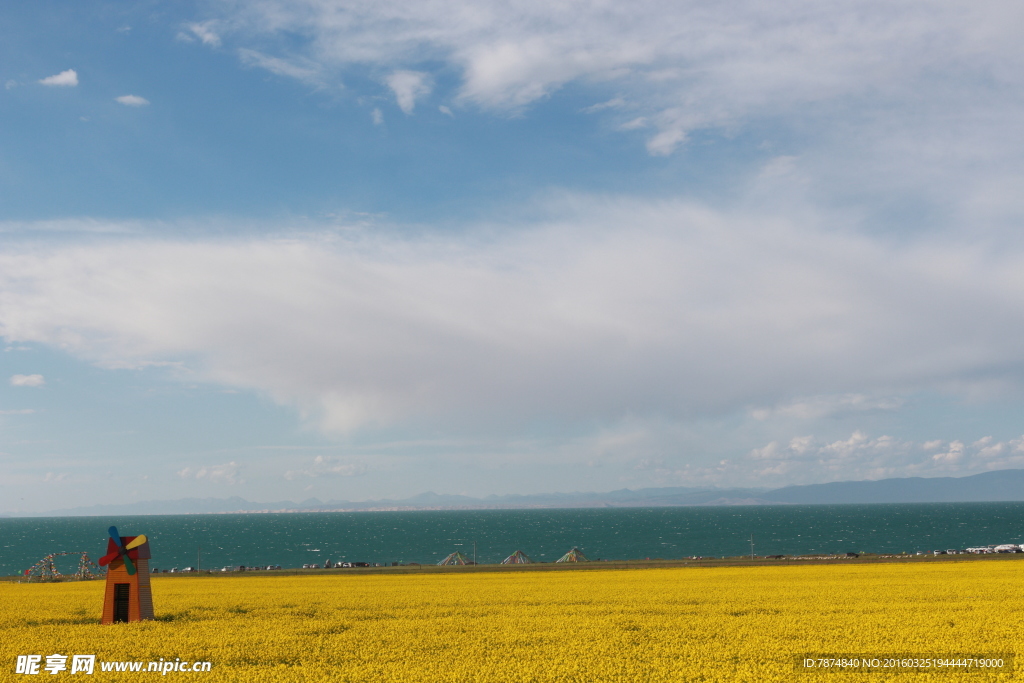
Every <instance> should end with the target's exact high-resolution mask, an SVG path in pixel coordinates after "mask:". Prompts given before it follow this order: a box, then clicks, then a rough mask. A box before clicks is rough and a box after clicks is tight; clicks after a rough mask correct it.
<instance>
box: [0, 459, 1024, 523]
mask: <svg viewBox="0 0 1024 683" xmlns="http://www.w3.org/2000/svg"><path fill="white" fill-rule="evenodd" d="M993 501H1024V470H997V471H994V472H985V473H983V474H975V475H973V476H969V477H930V478H923V477H910V478H905V479H880V480H878V481H837V482H832V483H829V484H809V485H806V486H786V487H784V488H780V489H755V488H750V489H713V488H687V487H668V488H647V489H637V490H630V489H619V490H618V491H609V492H607V493H542V494H533V495H506V496H487V497H485V498H473V497H471V496H458V495H443V494H437V493H433V492H427V493H421V494H419V495H418V496H413V497H412V498H404V499H401V500H387V499H385V500H368V501H362V502H352V501H345V500H331V501H327V502H322V501H320V500H317V499H316V498H310V499H308V500H304V501H302V502H299V503H295V502H292V501H290V500H284V501H277V502H273V503H254V502H251V501H248V500H245V499H244V498H238V497H237V496H236V497H232V498H182V499H180V500H157V501H149V502H140V503H124V504H118V505H93V506H89V507H77V508H66V509H62V510H51V511H48V512H43V513H33V514H16V515H10V514H8V515H7V516H19V517H29V516H31V517H72V516H89V515H175V514H215V513H230V512H316V511H346V510H350V511H357V510H486V509H506V510H508V509H529V508H594V507H671V506H684V505H797V504H800V505H809V504H836V503H968V502H993Z"/></svg>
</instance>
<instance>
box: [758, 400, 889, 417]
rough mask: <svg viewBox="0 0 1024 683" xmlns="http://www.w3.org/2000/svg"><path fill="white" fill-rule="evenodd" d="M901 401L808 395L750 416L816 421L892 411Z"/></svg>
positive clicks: (760, 410) (759, 409) (763, 409)
mask: <svg viewBox="0 0 1024 683" xmlns="http://www.w3.org/2000/svg"><path fill="white" fill-rule="evenodd" d="M904 403H905V400H904V399H903V398H901V397H898V396H884V397H878V396H875V397H872V396H867V395H865V394H843V395H832V396H810V397H805V398H799V399H796V400H791V401H787V402H786V403H784V404H781V405H777V406H774V407H771V408H755V409H754V410H752V411H751V416H752V417H753V418H754V419H756V420H767V419H769V418H773V417H784V418H795V419H798V420H818V419H821V418H823V417H841V416H847V415H854V414H857V413H873V412H892V411H896V410H899V409H900V408H901V407H903V404H904Z"/></svg>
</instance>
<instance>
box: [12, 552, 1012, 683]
mask: <svg viewBox="0 0 1024 683" xmlns="http://www.w3.org/2000/svg"><path fill="white" fill-rule="evenodd" d="M1022 570H1024V563H1022V562H1014V561H998V562H935V563H912V564H911V563H908V564H905V565H904V564H875V565H870V564H865V565H845V566H768V567H722V568H676V569H643V570H607V571H557V572H553V571H547V572H531V571H524V572H513V573H450V574H424V575H415V574H396V575H387V574H377V575H354V574H339V575H337V576H333V575H332V576H300V577H295V576H267V575H262V576H261V575H255V576H244V575H243V576H233V577H202V576H199V577H181V578H169V577H155V578H154V579H153V600H154V604H155V605H156V613H157V617H158V620H157V621H152V622H145V623H138V624H118V625H113V626H101V625H99V623H98V621H99V610H100V606H101V602H102V588H103V584H102V582H101V581H92V582H83V583H64V584H42V585H40V584H13V583H9V584H0V653H2V655H3V658H4V660H3V661H4V663H3V671H4V673H0V680H21V681H24V680H34V679H35V677H32V676H26V675H16V674H15V673H14V671H15V660H16V656H17V655H23V654H40V655H43V656H44V658H45V655H49V654H54V653H60V654H64V655H73V654H96V655H97V659H98V661H110V660H139V661H144V662H148V661H156V660H159V659H161V658H162V659H164V660H174V659H175V658H181V659H182V660H188V661H209V662H212V669H211V671H210V672H209V673H195V672H190V673H183V672H174V671H172V672H170V673H168V674H166V677H169V678H171V679H176V680H182V679H188V680H201V681H206V682H208V683H214V682H220V681H240V682H241V681H244V682H246V683H250V682H251V683H257V682H260V681H286V682H306V681H323V682H325V683H326V682H327V681H331V682H344V681H353V682H354V681H430V682H435V681H437V682H441V681H460V682H461V681H495V682H498V681H501V682H506V681H642V682H645V683H646V682H648V681H651V682H658V681H672V682H673V683H675V682H678V681H752V682H753V681H758V682H761V681H792V680H796V681H807V682H808V683H810V682H811V681H816V680H825V681H830V682H832V683H838V682H839V681H841V680H850V677H853V680H860V679H862V678H863V676H864V674H855V673H832V674H824V673H796V672H795V671H794V659H793V658H794V656H795V655H799V654H802V653H835V654H850V653H861V654H876V655H882V654H886V653H914V654H933V655H943V654H952V653H959V652H1005V653H1011V654H1013V653H1016V652H1017V651H1018V650H1021V644H1022V639H1024V590H1022V587H1024V581H1022V576H1021V571H1022ZM1022 663H1024V662H1022ZM39 676H40V677H45V679H46V680H57V679H59V678H62V677H71V676H72V674H70V672H69V671H62V672H60V673H59V674H56V675H51V674H49V673H47V672H45V671H44V672H42V673H41V674H39ZM140 676H141V677H142V678H143V679H147V678H153V677H155V676H157V674H155V673H134V674H133V673H120V674H118V673H101V672H100V670H99V665H97V668H96V673H95V674H94V675H93V676H91V677H86V676H82V675H80V674H74V679H77V678H82V679H83V680H138V679H139V677H140ZM965 676H969V678H968V680H972V681H982V680H1010V679H1011V676H1010V675H1006V674H1003V675H997V676H992V675H989V674H983V675H978V674H964V675H961V674H957V673H942V674H934V675H922V674H914V673H905V674H900V675H897V676H890V675H887V674H873V675H870V676H868V679H869V680H870V681H871V682H872V683H875V682H876V681H883V680H907V681H910V680H916V681H919V680H932V679H934V680H941V681H944V682H946V681H949V682H952V681H956V680H960V679H961V678H963V677H965ZM161 678H164V676H161Z"/></svg>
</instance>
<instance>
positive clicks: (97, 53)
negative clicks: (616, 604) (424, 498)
mask: <svg viewBox="0 0 1024 683" xmlns="http://www.w3.org/2000/svg"><path fill="white" fill-rule="evenodd" d="M1022 20H1024V6H1020V5H1018V4H1016V3H1009V2H1005V1H998V2H996V1H986V0H976V1H975V2H971V3H965V2H947V1H943V0H932V1H928V2H917V1H911V2H905V3H897V4H893V3H890V2H880V1H876V0H851V1H850V2H846V3H831V4H829V3H825V4H822V3H820V2H813V1H811V0H779V1H778V2H772V3H767V2H753V1H749V0H737V1H736V2H732V3H718V2H710V1H709V0H683V1H681V2H664V1H654V0H637V2H632V3H610V2H604V1H603V0H591V1H590V2H580V1H577V0H564V1H556V2H551V1H550V0H548V1H546V2H536V1H534V0H501V1H500V2H499V1H497V0H475V1H474V2H472V3H465V2H454V1H453V0H420V1H419V2H396V1H392V0H376V1H374V2H365V1H361V0H292V1H285V0H259V1H257V2H252V1H246V2H237V1H233V0H208V1H204V0H196V1H193V2H187V1H186V2H155V1H145V0H143V1H140V2H134V3H123V2H105V1H102V0H86V1H85V2H70V1H67V2H53V1H49V0H40V1H39V2H32V3H6V4H4V5H3V6H2V7H0V83H3V88H2V89H0V337H2V339H0V344H2V348H3V351H2V353H0V464H2V466H0V512H9V513H22V514H23V513H31V512H41V511H47V510H53V509H57V508H67V507H74V506H83V505H92V504H101V503H119V502H121V503H128V502H136V501H146V500H165V499H176V498H182V497H193V496H194V497H200V498H206V497H218V498H223V497H229V496H241V497H243V498H247V499H249V500H252V501H280V500H294V501H300V500H304V499H308V498H313V497H315V498H318V499H320V500H324V501H327V500H367V499H378V498H402V497H406V496H411V495H415V494H418V493H422V492H424V491H427V490H432V491H435V492H438V493H461V494H466V495H473V496H486V495H492V494H498V495H500V494H509V493H523V494H525V493H544V492H555V491H608V490H613V489H621V488H642V487H658V486H691V487H723V488H728V487H778V486H785V485H791V484H809V483H820V482H827V481H837V480H848V479H880V478H885V477H907V476H926V477H931V476H965V475H969V474H975V473H979V472H984V471H989V470H993V469H1003V468H1017V467H1024V424H1022V419H1021V416H1022V409H1024V344H1022V343H1021V342H1022V340H1024V233H1022V231H1021V227H1022V219H1024V192H1022V191H1021V188H1022V181H1024V163H1022V162H1024V87H1022V86H1024V45H1022V43H1021V41H1020V39H1019V32H1018V31H1017V27H1019V26H1020V25H1021V22H1022Z"/></svg>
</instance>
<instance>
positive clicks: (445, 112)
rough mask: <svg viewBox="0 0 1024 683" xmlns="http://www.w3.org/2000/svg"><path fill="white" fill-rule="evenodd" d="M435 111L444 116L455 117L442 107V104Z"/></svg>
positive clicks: (449, 110) (450, 111)
mask: <svg viewBox="0 0 1024 683" xmlns="http://www.w3.org/2000/svg"><path fill="white" fill-rule="evenodd" d="M437 110H438V111H439V112H441V113H442V114H444V115H445V116H455V115H454V114H452V110H451V109H449V108H448V107H446V106H444V105H443V104H442V105H441V106H440V107H438V108H437Z"/></svg>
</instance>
